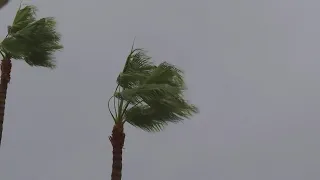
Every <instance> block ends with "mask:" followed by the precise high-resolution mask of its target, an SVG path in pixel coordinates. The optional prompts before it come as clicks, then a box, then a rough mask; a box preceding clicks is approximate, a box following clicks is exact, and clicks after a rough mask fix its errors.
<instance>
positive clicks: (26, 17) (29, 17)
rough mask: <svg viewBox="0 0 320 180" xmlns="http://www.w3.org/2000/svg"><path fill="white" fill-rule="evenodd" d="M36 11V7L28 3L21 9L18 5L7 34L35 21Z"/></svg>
mask: <svg viewBox="0 0 320 180" xmlns="http://www.w3.org/2000/svg"><path fill="white" fill-rule="evenodd" d="M36 11H37V8H36V7H35V6H31V5H29V6H25V7H24V8H22V9H21V6H20V7H19V10H18V11H17V13H16V16H15V18H14V20H13V23H12V26H11V27H10V30H9V34H12V33H16V32H18V31H20V30H21V29H23V28H25V27H26V26H28V25H29V24H31V23H33V22H34V21H36Z"/></svg>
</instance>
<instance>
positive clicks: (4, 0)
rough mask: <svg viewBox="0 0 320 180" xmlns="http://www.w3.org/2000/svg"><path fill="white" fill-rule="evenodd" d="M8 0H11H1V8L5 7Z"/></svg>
mask: <svg viewBox="0 0 320 180" xmlns="http://www.w3.org/2000/svg"><path fill="white" fill-rule="evenodd" d="M8 2H9V0H0V9H1V8H3V6H5V5H6V4H7V3H8Z"/></svg>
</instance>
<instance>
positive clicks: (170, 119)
mask: <svg viewBox="0 0 320 180" xmlns="http://www.w3.org/2000/svg"><path fill="white" fill-rule="evenodd" d="M138 52H139V53H140V54H138V53H137V54H138V55H136V56H135V58H133V57H132V54H133V53H131V55H129V56H128V59H127V62H126V65H125V68H124V71H123V72H122V73H120V75H119V77H118V79H117V82H118V84H119V85H120V86H121V87H122V90H121V91H117V92H115V94H114V96H115V97H116V98H118V99H120V101H125V102H127V104H126V106H125V108H124V113H123V114H124V116H125V117H124V118H125V121H126V122H128V123H130V124H132V125H133V126H136V127H139V128H141V129H143V130H146V131H152V132H154V131H160V130H162V129H163V128H164V127H165V126H166V125H168V123H178V122H180V121H182V120H183V119H185V118H189V117H191V116H192V115H193V114H194V113H197V112H198V109H197V107H196V106H194V105H192V104H189V103H188V102H187V101H185V100H184V98H183V92H184V90H186V87H185V83H184V80H183V72H182V70H180V69H178V68H177V67H175V66H174V65H172V64H169V63H167V62H163V63H161V64H159V65H158V66H154V65H153V63H152V62H151V61H150V59H151V58H149V57H148V56H146V55H145V54H144V52H143V51H138ZM119 107H120V110H121V111H122V110H123V108H122V105H120V106H119ZM120 114H121V113H120Z"/></svg>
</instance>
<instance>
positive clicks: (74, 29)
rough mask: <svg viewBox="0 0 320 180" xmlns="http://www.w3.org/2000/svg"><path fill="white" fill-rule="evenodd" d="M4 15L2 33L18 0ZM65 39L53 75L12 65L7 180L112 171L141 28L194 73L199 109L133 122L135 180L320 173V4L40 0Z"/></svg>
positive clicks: (66, 178)
mask: <svg viewBox="0 0 320 180" xmlns="http://www.w3.org/2000/svg"><path fill="white" fill-rule="evenodd" d="M19 2H20V1H18V0H12V2H11V3H10V4H9V5H8V6H6V7H5V8H4V9H2V10H1V11H0V36H2V37H3V36H5V34H6V29H7V28H6V26H7V25H8V24H10V23H11V21H12V18H13V16H14V14H15V12H16V9H17V7H18V5H19ZM25 2H31V3H32V4H34V5H36V6H38V8H39V10H40V11H39V16H55V17H56V18H57V21H58V22H59V30H60V31H61V33H62V34H63V44H64V45H65V49H64V51H63V52H60V53H58V54H57V60H58V68H57V69H56V70H54V71H51V70H47V69H42V68H30V67H28V66H27V65H26V64H25V63H23V62H19V61H15V62H14V64H13V77H12V83H11V84H10V87H9V94H8V103H7V109H6V119H5V127H4V139H3V146H2V147H1V149H0V151H1V153H0V175H1V179H3V180H22V179H23V180H90V179H93V180H102V179H104V180H105V179H109V178H110V172H111V158H112V157H111V145H110V142H109V140H108V136H109V135H110V133H111V129H112V120H111V118H110V116H109V114H108V112H107V99H108V97H109V96H110V95H111V94H112V91H113V89H114V87H115V78H116V76H117V73H118V72H119V70H121V68H122V66H123V64H124V61H125V56H126V55H127V53H128V51H129V50H130V46H131V43H132V40H133V38H134V36H136V45H137V47H144V48H146V49H147V50H149V53H150V55H151V56H153V57H154V60H155V61H156V62H160V61H163V60H166V61H170V62H172V63H174V64H176V65H178V66H180V67H182V68H183V69H184V70H185V71H186V78H187V83H188V85H189V91H188V93H187V96H188V98H189V99H190V100H191V101H192V102H193V103H195V104H197V105H198V106H199V107H200V109H201V114H199V115H197V116H195V117H194V118H193V119H192V120H190V121H186V122H185V123H183V124H180V125H172V126H170V127H168V128H167V129H166V130H165V131H164V132H161V133H158V134H148V133H145V132H141V131H140V130H138V129H135V128H132V127H127V128H126V132H127V139H126V144H125V148H126V149H125V153H124V169H123V170H124V175H123V179H139V180H164V179H168V180H170V179H174V180H195V179H204V180H205V179H208V180H209V179H210V180H211V179H214V180H271V179H272V180H302V179H303V180H318V179H319V178H320V171H319V169H320V154H319V153H320V141H319V136H320V131H318V129H319V125H320V121H319V118H320V111H319V109H320V95H319V92H320V80H319V76H320V70H319V69H320V54H319V52H320V51H319V50H320V36H319V32H320V24H319V16H320V11H319V9H320V3H319V2H317V1H313V0H304V1H301V0H242V1H239V0H211V1H210V0H197V1H195V0H161V1H150V0H136V1H129V0H124V1H119V0H108V1H107V0H91V1H88V0H86V1H84V0H78V1H75V0H73V1H72V0H68V1H66V0H55V1H49V0H34V1H25Z"/></svg>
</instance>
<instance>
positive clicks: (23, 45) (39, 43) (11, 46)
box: [0, 6, 63, 68]
mask: <svg viewBox="0 0 320 180" xmlns="http://www.w3.org/2000/svg"><path fill="white" fill-rule="evenodd" d="M36 10H37V9H36V7H35V6H25V7H24V8H21V6H20V8H19V10H18V11H17V14H16V16H15V18H14V21H13V24H12V26H9V27H8V35H7V37H6V38H5V39H4V40H3V41H2V42H1V46H0V48H1V51H2V55H6V56H9V57H10V58H14V59H21V60H25V61H26V62H27V63H28V64H29V65H31V66H43V67H49V68H54V67H55V61H54V57H53V53H54V52H55V51H57V50H60V49H62V48H63V47H62V45H61V44H60V43H59V42H60V34H59V33H57V31H56V21H55V19H54V18H53V17H47V18H41V19H39V20H36Z"/></svg>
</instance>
